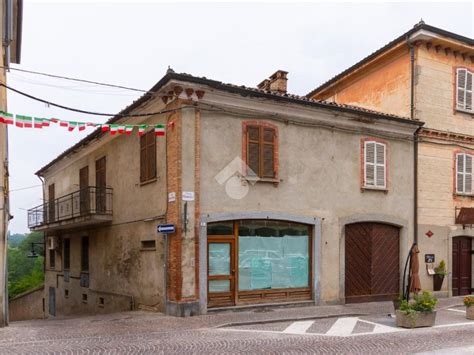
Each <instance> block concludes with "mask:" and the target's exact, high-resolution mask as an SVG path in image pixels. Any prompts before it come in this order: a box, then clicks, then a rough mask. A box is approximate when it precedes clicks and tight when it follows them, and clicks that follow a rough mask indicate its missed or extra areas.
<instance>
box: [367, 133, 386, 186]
mask: <svg viewBox="0 0 474 355" xmlns="http://www.w3.org/2000/svg"><path fill="white" fill-rule="evenodd" d="M386 180H387V147H386V145H385V144H384V143H379V142H375V141H365V142H364V187H368V188H376V189H386V188H387V181H386Z"/></svg>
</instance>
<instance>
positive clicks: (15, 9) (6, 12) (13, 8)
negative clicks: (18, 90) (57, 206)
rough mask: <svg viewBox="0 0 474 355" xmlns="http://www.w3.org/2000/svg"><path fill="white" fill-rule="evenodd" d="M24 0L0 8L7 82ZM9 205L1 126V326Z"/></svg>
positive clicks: (0, 63) (17, 53) (1, 90)
mask: <svg viewBox="0 0 474 355" xmlns="http://www.w3.org/2000/svg"><path fill="white" fill-rule="evenodd" d="M22 13H23V1H22V0H2V1H1V5H0V33H1V38H2V56H1V59H0V73H1V74H0V81H1V82H2V83H6V81H7V74H6V73H7V71H8V68H9V66H10V63H20V58H21V28H22ZM0 111H7V93H6V89H5V87H3V86H2V87H0ZM10 218H11V216H10V211H9V204H8V131H7V126H6V125H4V124H2V123H0V327H2V326H5V325H7V324H8V292H7V288H8V282H7V280H8V275H7V267H6V262H7V229H8V221H9V220H10Z"/></svg>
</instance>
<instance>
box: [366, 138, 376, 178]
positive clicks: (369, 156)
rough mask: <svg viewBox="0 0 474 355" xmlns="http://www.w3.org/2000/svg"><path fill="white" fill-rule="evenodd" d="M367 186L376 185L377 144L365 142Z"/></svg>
mask: <svg viewBox="0 0 474 355" xmlns="http://www.w3.org/2000/svg"><path fill="white" fill-rule="evenodd" d="M364 160H365V161H364V166H365V168H364V170H365V185H366V186H374V185H375V142H365V148H364Z"/></svg>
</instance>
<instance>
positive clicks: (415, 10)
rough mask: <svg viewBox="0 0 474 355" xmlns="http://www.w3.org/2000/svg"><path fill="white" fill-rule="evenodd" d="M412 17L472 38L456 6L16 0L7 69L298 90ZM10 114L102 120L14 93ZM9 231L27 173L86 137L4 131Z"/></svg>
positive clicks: (95, 90) (68, 100) (86, 105)
mask: <svg viewBox="0 0 474 355" xmlns="http://www.w3.org/2000/svg"><path fill="white" fill-rule="evenodd" d="M421 18H423V20H424V21H425V22H426V23H428V24H430V25H433V26H436V27H441V28H443V29H446V30H448V31H452V32H455V33H458V34H461V35H464V36H467V37H471V38H472V37H473V32H474V29H473V27H474V24H473V6H472V4H471V3H469V2H463V3H455V2H449V3H441V2H435V3H427V2H423V3H415V2H410V3H382V4H380V3H374V2H371V3H355V2H352V3H340V2H337V3H332V4H328V3H300V4H298V3H294V2H292V3H282V2H280V3H274V4H272V3H268V2H267V3H260V4H257V5H256V4H251V3H248V2H246V3H242V4H235V3H196V2H193V3H183V2H179V3H169V2H168V3H159V2H157V3H153V2H144V3H141V2H138V1H130V2H123V1H122V2H117V3H113V2H110V1H107V2H105V1H104V2H100V1H96V2H91V1H87V2H82V3H81V2H75V3H70V2H68V3H64V2H62V3H61V2H41V1H33V0H30V1H29V0H25V4H24V20H23V46H22V61H21V64H20V65H13V67H17V68H22V69H29V70H36V71H43V72H49V73H54V74H59V75H64V76H72V77H78V78H84V79H89V80H94V81H103V82H108V83H115V84H120V85H125V86H131V87H136V88H142V89H149V88H150V87H151V86H153V84H154V83H156V82H157V81H158V80H159V79H160V78H161V77H162V76H163V75H164V74H165V71H166V69H167V67H168V65H170V66H171V67H172V68H173V69H174V70H175V71H176V72H187V73H190V74H193V75H197V76H206V77H207V78H212V79H216V80H221V81H224V82H230V83H234V84H239V85H247V86H256V85H257V84H258V83H259V82H260V81H261V80H263V79H264V78H266V77H268V76H269V75H270V74H272V73H273V72H274V71H275V70H277V69H283V70H286V71H289V82H288V88H289V91H290V92H292V93H295V94H300V95H304V94H306V93H308V92H309V91H310V90H312V89H313V88H315V87H316V86H318V85H319V84H321V83H322V82H324V81H326V80H327V79H329V78H331V77H332V76H334V75H335V74H337V73H339V72H340V71H342V70H344V69H346V68H347V67H349V66H350V65H352V64H354V63H355V62H356V61H358V60H360V59H362V58H363V57H365V56H367V55H368V54H369V53H371V52H373V51H375V50H376V49H378V48H380V47H382V46H383V45H385V44H386V43H387V42H389V41H391V40H392V39H394V38H396V37H398V36H400V35H401V34H402V33H404V32H406V31H408V30H409V29H410V28H412V27H413V25H415V24H416V23H417V22H418V21H419V20H420V19H421ZM8 83H9V85H10V86H12V87H14V88H17V89H20V90H22V91H25V92H28V93H30V94H32V95H35V96H38V97H41V98H44V99H47V100H49V101H52V102H56V103H60V104H63V105H67V106H72V107H76V108H80V109H84V110H90V111H100V112H110V113H115V112H118V111H119V110H120V109H122V108H123V107H125V106H127V105H128V104H130V103H131V102H132V101H133V100H134V99H136V98H137V97H138V96H139V95H137V93H135V92H132V91H125V90H116V89H110V88H104V87H97V86H93V85H86V84H79V83H74V82H69V81H64V80H57V79H49V78H45V77H41V76H35V75H31V74H25V73H19V72H15V71H12V72H11V73H9V76H8ZM8 100H9V103H8V105H9V111H10V112H13V113H20V114H25V115H31V116H40V117H42V116H43V117H58V118H64V119H71V120H77V121H93V122H103V121H105V120H106V117H103V118H100V117H95V116H87V115H82V114H75V113H72V112H68V111H64V110H60V109H56V108H54V107H46V106H45V105H44V104H41V103H39V102H35V101H32V100H30V99H27V98H24V97H22V96H19V95H18V94H15V93H9V94H8ZM9 135H10V138H9V139H10V144H9V147H10V188H11V190H12V192H11V209H12V212H11V213H12V214H13V215H14V217H15V218H14V219H13V220H12V221H11V224H10V231H11V232H12V233H19V232H20V233H23V232H27V231H28V228H27V217H26V209H28V208H31V207H34V206H36V205H39V204H41V203H42V200H41V198H42V192H41V187H40V186H36V187H34V188H31V189H26V190H21V191H15V190H17V189H21V188H24V187H30V186H35V185H39V184H40V181H39V180H38V178H37V177H36V176H35V175H34V172H35V171H37V170H38V169H39V168H40V167H42V166H44V165H45V164H46V163H48V162H49V161H50V160H52V159H53V158H54V157H56V156H57V155H58V154H59V153H61V152H62V151H64V150H65V149H66V148H67V147H69V146H70V145H72V144H73V143H75V142H77V141H78V140H79V139H80V138H82V137H83V136H84V133H81V134H79V133H77V132H75V133H69V132H67V131H66V130H65V129H60V128H49V129H43V130H33V129H18V128H11V129H10V134H9Z"/></svg>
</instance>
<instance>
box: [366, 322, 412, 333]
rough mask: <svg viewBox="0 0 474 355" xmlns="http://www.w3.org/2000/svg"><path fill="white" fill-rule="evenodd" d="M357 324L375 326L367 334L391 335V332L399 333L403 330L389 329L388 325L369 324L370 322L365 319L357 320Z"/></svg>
mask: <svg viewBox="0 0 474 355" xmlns="http://www.w3.org/2000/svg"><path fill="white" fill-rule="evenodd" d="M359 322H363V323H367V324H372V325H374V326H375V327H374V330H373V331H372V332H370V333H369V334H380V333H393V332H401V331H403V330H404V329H403V328H398V327H391V326H389V325H384V324H380V323H374V322H371V321H370V320H365V319H359Z"/></svg>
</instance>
